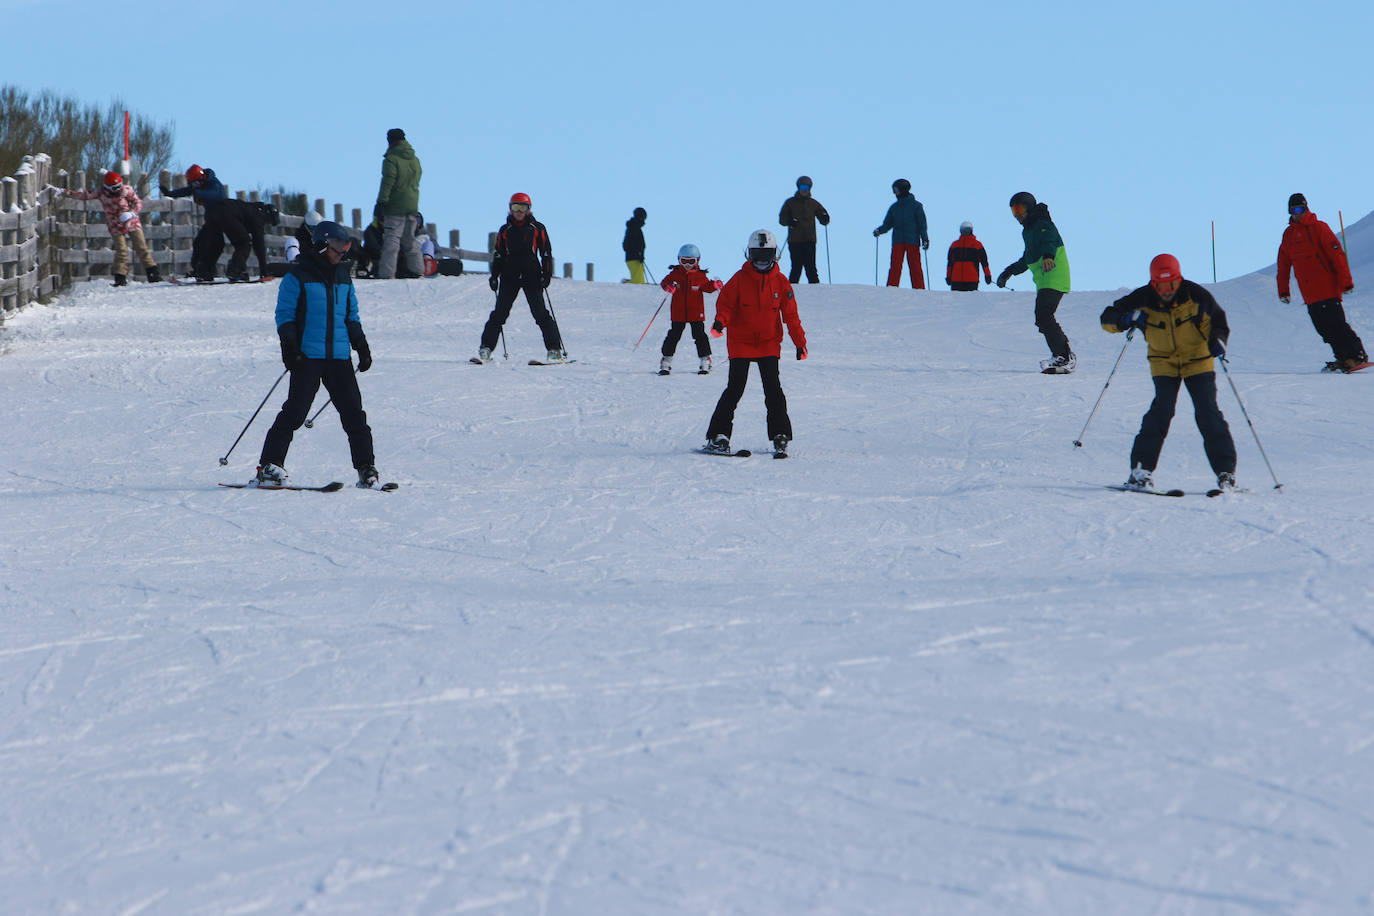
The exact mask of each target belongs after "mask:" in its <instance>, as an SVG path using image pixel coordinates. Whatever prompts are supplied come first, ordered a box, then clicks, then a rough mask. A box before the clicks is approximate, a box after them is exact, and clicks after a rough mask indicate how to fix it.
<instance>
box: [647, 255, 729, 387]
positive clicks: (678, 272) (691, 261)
mask: <svg viewBox="0 0 1374 916" xmlns="http://www.w3.org/2000/svg"><path fill="white" fill-rule="evenodd" d="M700 264H701V250H700V249H699V248H697V246H695V245H693V244H691V243H688V244H686V245H683V246H682V247H681V248H679V249H678V250H677V266H676V267H673V268H671V269H670V270H669V271H668V275H667V276H666V277H664V278H663V282H662V283H660V284H659V286H661V287H663V291H664V292H666V293H667V294H668V295H669V296H671V297H672V300H673V301H672V305H671V307H670V309H669V312H668V317H669V320H670V321H671V322H672V325H671V326H670V327H669V328H668V336H667V337H665V338H663V350H662V352H663V358H662V359H660V360H659V361H658V374H659V375H667V374H668V373H669V372H672V371H673V354H674V353H676V352H677V342H678V341H679V340H681V339H682V332H683V330H684V329H685V328H686V327H687V325H688V324H689V323H690V324H691V325H692V339H693V340H694V341H696V344H697V359H698V360H699V363H698V368H697V374H698V375H706V374H707V373H708V372H710V371H711V338H709V337H707V336H706V300H705V295H706V293H715V292H720V289H721V287H723V286H725V284H724V283H722V282H721V281H719V280H712V279H711V278H710V277H708V276H707V275H706V274H707V273H708V271H707V270H706V268H704V267H701V266H699V265H700Z"/></svg>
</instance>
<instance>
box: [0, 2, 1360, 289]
mask: <svg viewBox="0 0 1374 916" xmlns="http://www.w3.org/2000/svg"><path fill="white" fill-rule="evenodd" d="M130 9H133V7H131V8H130ZM0 10H4V11H7V12H9V13H11V14H12V15H14V14H17V15H21V16H33V17H37V16H39V15H40V14H41V16H42V20H43V21H44V22H48V23H65V24H67V25H73V24H77V23H88V24H89V25H88V26H87V31H86V33H85V34H86V35H87V38H86V39H85V40H84V41H83V40H80V39H78V38H76V37H75V36H76V34H77V32H75V31H73V30H72V29H69V28H67V27H65V26H64V27H63V28H56V27H51V28H48V27H35V28H34V29H33V30H32V34H31V37H28V38H26V39H25V41H24V42H16V43H14V45H13V47H12V50H11V51H10V52H8V53H7V61H6V63H7V66H6V76H5V81H6V82H12V83H17V84H19V85H21V86H23V87H25V88H28V89H31V90H38V89H45V88H47V89H55V90H58V91H61V92H64V93H70V94H73V95H76V96H79V97H80V98H82V99H83V100H87V101H90V102H94V103H101V104H103V103H105V102H108V101H109V100H110V99H111V98H113V97H114V96H116V95H118V96H120V97H122V98H123V99H124V100H125V101H126V102H127V103H128V104H129V105H130V107H132V108H134V109H136V110H138V111H140V112H142V113H144V114H146V115H149V116H152V117H155V118H159V119H166V120H172V121H174V122H175V128H176V138H177V154H178V163H177V164H178V165H180V166H183V167H184V166H185V165H189V164H190V163H191V162H198V163H200V164H202V165H205V166H210V167H213V168H215V170H216V171H217V172H218V173H219V174H220V175H221V176H222V177H224V178H225V179H226V181H227V182H228V183H229V184H230V186H231V187H235V188H240V187H243V188H253V187H259V186H266V187H274V186H277V185H279V184H285V185H286V186H287V187H291V188H299V189H301V190H304V191H306V192H307V193H308V194H310V196H311V197H312V198H315V197H324V198H326V199H327V200H329V201H330V202H334V201H339V202H342V203H344V204H345V205H346V206H347V207H348V208H352V207H363V208H365V209H368V208H370V206H371V203H372V201H373V200H374V199H375V195H376V186H377V180H378V176H379V169H380V161H381V155H382V153H383V152H384V150H385V146H386V142H385V133H386V131H387V129H388V128H390V127H402V128H404V129H405V130H406V132H407V135H408V136H409V138H410V139H411V141H412V143H413V144H414V146H415V148H416V150H417V152H418V153H419V155H420V157H421V160H422V161H423V163H424V167H425V178H424V183H423V186H422V192H421V206H422V208H423V210H424V212H425V216H426V218H427V219H429V220H430V221H432V222H436V223H438V224H439V226H440V229H441V230H443V231H444V232H445V233H446V231H447V230H448V229H450V228H457V229H460V230H461V231H462V232H463V244H464V246H465V247H469V248H481V247H484V245H485V238H486V234H487V232H489V231H491V230H493V229H495V228H496V227H497V226H498V225H499V223H500V222H501V220H502V219H503V218H504V214H505V203H506V201H507V199H508V198H509V196H510V194H511V193H512V192H514V191H525V192H527V193H529V194H530V195H531V196H532V197H533V199H534V203H535V208H534V209H535V213H536V215H537V216H538V217H539V218H540V219H541V220H542V221H544V222H545V223H546V224H547V225H548V227H549V231H550V235H551V238H552V240H553V243H554V254H555V257H556V258H557V259H558V261H559V262H563V261H571V262H574V263H575V264H576V265H577V267H576V272H577V276H579V277H580V276H582V275H583V274H582V271H583V268H582V265H583V264H585V263H586V262H589V261H590V262H594V263H595V264H596V267H597V279H601V280H614V279H617V278H619V277H622V276H626V272H625V266H624V263H623V256H622V254H621V250H620V241H621V237H622V235H623V232H624V222H625V220H626V219H627V218H628V217H629V215H630V212H631V210H633V208H634V207H636V206H643V207H645V208H646V209H647V210H648V212H649V221H648V225H647V226H646V227H645V234H646V236H647V238H648V242H649V255H648V262H649V268H650V270H651V271H652V272H653V274H654V275H655V276H661V275H662V272H663V269H664V267H665V266H666V265H667V264H668V263H670V262H671V261H672V260H673V258H674V256H675V255H676V252H677V248H678V246H679V245H681V244H682V243H684V242H689V241H690V242H694V243H696V244H697V245H698V246H700V247H701V249H702V251H703V255H704V260H705V263H706V265H707V266H708V267H711V268H712V269H713V270H714V271H715V272H717V273H720V274H723V275H726V276H728V275H729V273H730V272H732V271H733V270H734V269H736V268H737V267H738V266H739V263H740V261H741V260H742V250H741V249H742V248H743V245H744V241H745V239H746V237H747V235H748V233H749V231H750V230H752V229H754V228H757V227H760V226H763V227H768V228H770V229H774V230H775V231H778V232H781V230H780V227H778V226H777V213H778V208H779V207H780V206H781V204H782V202H783V200H784V199H785V198H786V197H787V196H788V195H790V194H791V193H792V191H793V183H794V180H795V178H796V177H797V175H799V174H802V173H806V174H809V175H811V176H812V177H813V178H814V180H815V189H814V193H815V196H816V198H817V199H819V200H820V201H821V202H822V203H824V204H825V205H826V207H827V208H828V209H829V210H830V212H831V214H832V217H833V222H832V224H831V226H830V230H829V246H828V247H829V261H830V265H829V266H830V274H831V276H832V277H833V279H834V281H835V282H837V283H838V282H847V283H872V282H873V278H874V260H875V257H874V256H875V244H874V239H873V237H872V230H873V228H874V227H875V226H877V225H878V224H879V222H881V220H882V217H883V214H884V213H885V212H886V209H887V206H888V205H889V204H890V203H891V200H892V196H891V192H890V186H891V183H892V181H893V180H894V179H896V178H898V177H905V178H908V179H909V180H910V181H911V182H912V185H913V191H914V193H915V195H916V197H917V198H918V199H919V200H921V201H922V202H923V203H924V205H925V208H926V212H927V215H928V217H929V219H930V223H931V236H932V240H931V241H932V245H931V253H932V255H933V257H932V259H931V266H932V268H933V270H934V272H935V273H936V278H937V282H939V281H942V280H943V263H944V251H945V249H946V248H947V246H948V244H949V243H950V242H951V241H952V240H953V239H954V238H955V237H956V236H957V234H958V225H959V223H960V222H962V221H963V220H971V221H972V222H973V224H974V227H975V229H976V231H977V233H978V235H979V237H980V238H981V239H982V240H983V242H984V244H985V245H986V246H987V247H988V251H989V256H990V258H991V261H992V265H993V272H994V273H996V271H997V270H999V269H1000V268H1001V267H1003V266H1005V265H1006V264H1007V263H1009V262H1010V261H1011V260H1012V259H1013V258H1015V257H1016V256H1017V255H1019V254H1020V250H1021V248H1020V238H1019V232H1018V227H1017V226H1016V224H1015V223H1014V222H1013V220H1012V219H1011V217H1010V215H1009V213H1008V210H1007V199H1008V198H1009V197H1010V196H1011V194H1012V193H1013V192H1015V191H1018V190H1023V189H1024V190H1029V191H1031V192H1032V193H1034V194H1035V195H1036V196H1037V197H1038V198H1039V199H1041V200H1043V201H1045V202H1046V203H1047V204H1048V205H1049V207H1050V211H1051V213H1052V215H1053V216H1054V218H1055V221H1056V223H1057V224H1058V225H1059V228H1060V231H1061V232H1062V234H1063V236H1064V239H1065V243H1066V246H1067V250H1068V253H1069V260H1070V263H1071V265H1072V269H1073V280H1074V285H1075V287H1077V288H1080V289H1114V288H1116V287H1120V286H1135V285H1138V284H1140V283H1143V282H1145V279H1146V267H1147V264H1148V262H1149V260H1150V258H1151V257H1152V256H1153V255H1155V254H1157V253H1159V252H1160V251H1166V250H1167V251H1171V252H1173V253H1174V254H1176V255H1178V256H1179V258H1180V260H1181V261H1182V264H1183V269H1184V273H1185V274H1186V275H1188V276H1191V277H1193V278H1196V279H1201V280H1210V279H1211V274H1212V253H1211V237H1210V222H1211V221H1212V220H1215V221H1216V226H1217V272H1218V276H1219V277H1220V278H1221V279H1225V278H1227V277H1231V276H1236V275H1238V274H1241V273H1246V272H1248V271H1251V270H1254V269H1257V268H1260V267H1262V266H1264V265H1266V264H1269V263H1272V261H1273V259H1274V254H1275V252H1276V251H1277V248H1278V242H1279V236H1280V234H1281V232H1282V230H1283V226H1284V222H1285V210H1284V206H1285V203H1286V201H1287V197H1288V195H1289V194H1290V193H1291V192H1293V191H1295V190H1301V191H1303V192H1304V193H1306V194H1307V197H1308V200H1309V201H1310V202H1311V205H1312V208H1313V209H1314V210H1315V211H1316V212H1317V214H1318V215H1319V216H1321V217H1322V218H1324V219H1327V220H1328V221H1329V222H1330V223H1331V225H1332V226H1333V227H1337V225H1338V220H1337V211H1338V210H1339V211H1343V213H1344V216H1345V222H1346V223H1347V225H1348V224H1350V223H1352V222H1354V221H1355V220H1356V219H1358V218H1359V217H1361V216H1363V215H1364V214H1366V213H1368V212H1369V211H1370V210H1371V209H1374V188H1372V187H1371V182H1370V180H1369V177H1368V175H1369V171H1368V151H1369V149H1371V147H1374V143H1371V137H1370V134H1371V131H1374V127H1371V125H1370V118H1369V113H1370V96H1371V88H1374V86H1372V85H1371V83H1374V81H1372V80H1371V78H1370V75H1369V70H1368V65H1367V64H1366V63H1364V61H1365V60H1366V58H1367V55H1368V42H1369V41H1370V38H1369V36H1370V34H1374V12H1371V5H1370V4H1368V3H1356V2H1334V3H1327V4H1323V5H1320V6H1309V7H1306V8H1303V9H1299V8H1297V7H1294V6H1293V5H1292V4H1291V3H1283V4H1280V3H1272V2H1260V3H1239V2H1202V3H1198V2H1193V3H1175V2H1163V3H1155V4H1148V5H1145V4H1142V5H1140V6H1139V7H1127V8H1118V7H1117V6H1116V5H1114V4H1104V3H1100V2H1094V3H1079V2H1069V3H1058V4H1047V5H1044V6H1043V8H1042V9H1040V10H1036V9H1035V8H1033V7H1032V6H1030V5H1026V4H1011V3H1000V2H990V3H984V4H981V5H968V4H930V5H926V4H911V3H888V2H875V3H864V2H858V3H848V4H845V3H836V2H833V0H832V2H824V3H821V2H794V3H791V4H772V5H758V6H748V5H741V4H735V3H721V2H714V0H706V2H695V3H690V4H681V3H673V4H618V3H604V2H595V0H593V2H583V3H567V2H560V3H552V2H539V0H535V2H526V3H521V4H504V3H480V4H479V3H465V2H459V3H452V4H447V5H445V4H406V5H404V6H396V7H390V8H388V7H386V6H384V5H379V4H376V3H362V2H353V0H336V2H331V3H298V2H293V0H284V2H283V0H279V2H272V3H264V2H257V0H248V2H241V3H238V4H236V5H234V6H233V7H228V6H225V7H213V6H204V5H194V4H187V3H185V2H180V0H179V2H175V3H172V2H162V0H153V2H145V3H141V4H139V5H138V7H137V10H138V12H137V15H136V18H134V19H133V20H132V21H131V22H129V25H128V29H129V35H130V36H131V39H132V40H131V41H129V42H128V43H127V44H126V43H125V42H116V43H115V45H114V46H110V45H109V43H108V38H107V35H108V33H109V29H108V24H109V23H110V22H111V21H114V18H115V14H114V13H113V12H104V13H100V14H98V15H97V14H95V13H94V12H93V6H92V5H91V4H89V3H77V2H61V0H56V2H52V0H50V2H43V3H38V2H25V0H0ZM402 12H404V14H405V18H402V16H401V13H402ZM888 238H889V237H884V238H883V239H882V241H881V244H880V246H879V248H880V251H879V257H880V260H881V261H882V273H883V276H885V275H886V263H887V257H888ZM819 260H820V266H821V274H822V278H824V277H825V276H826V244H825V239H824V237H823V239H822V245H821V253H820V258H819ZM1027 283H1028V281H1027V280H1026V278H1024V277H1022V278H1019V282H1014V283H1013V286H1019V287H1022V288H1024V287H1026V286H1027ZM941 288H943V286H942V283H941ZM1065 307H1071V305H1070V304H1067V303H1066V306H1065Z"/></svg>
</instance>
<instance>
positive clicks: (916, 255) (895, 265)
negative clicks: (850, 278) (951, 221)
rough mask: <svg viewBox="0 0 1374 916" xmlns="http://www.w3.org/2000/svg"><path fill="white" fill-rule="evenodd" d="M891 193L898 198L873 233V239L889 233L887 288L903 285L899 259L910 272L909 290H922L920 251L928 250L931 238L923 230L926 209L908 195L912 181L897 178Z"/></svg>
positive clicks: (922, 278)
mask: <svg viewBox="0 0 1374 916" xmlns="http://www.w3.org/2000/svg"><path fill="white" fill-rule="evenodd" d="M892 193H893V194H895V195H897V199H896V200H895V201H894V202H893V204H892V206H890V207H888V208H887V216H886V218H884V219H883V224H882V225H881V226H879V227H878V228H877V229H874V230H873V237H874V238H875V239H876V238H877V237H878V236H880V235H882V234H883V233H884V232H887V231H888V230H889V229H891V230H892V264H891V266H889V267H888V269H887V285H888V286H901V285H902V260H903V259H905V260H906V262H907V265H908V268H909V270H910V273H911V288H912V289H925V288H926V279H925V274H923V273H922V272H921V252H922V251H925V250H926V249H928V248H929V247H930V235H929V234H928V233H927V231H926V208H925V207H923V206H921V202H920V201H919V200H917V199H916V198H915V197H912V196H911V182H909V181H907V180H906V179H905V178H898V179H897V180H896V181H894V182H892Z"/></svg>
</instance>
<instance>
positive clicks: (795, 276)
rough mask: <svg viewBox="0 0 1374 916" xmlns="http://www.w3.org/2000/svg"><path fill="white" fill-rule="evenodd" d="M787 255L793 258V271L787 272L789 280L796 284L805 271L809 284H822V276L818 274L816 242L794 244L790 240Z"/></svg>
mask: <svg viewBox="0 0 1374 916" xmlns="http://www.w3.org/2000/svg"><path fill="white" fill-rule="evenodd" d="M787 253H788V254H789V255H791V257H792V269H791V270H790V271H788V272H787V279H788V280H790V281H791V282H793V283H796V282H797V281H798V280H800V279H801V275H802V270H803V269H805V271H806V282H807V283H819V282H821V276H820V274H818V273H816V243H815V242H793V241H790V240H789V241H788V243H787Z"/></svg>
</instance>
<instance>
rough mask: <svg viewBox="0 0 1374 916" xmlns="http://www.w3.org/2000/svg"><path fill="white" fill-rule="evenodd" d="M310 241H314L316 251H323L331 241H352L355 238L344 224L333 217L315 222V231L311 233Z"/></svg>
mask: <svg viewBox="0 0 1374 916" xmlns="http://www.w3.org/2000/svg"><path fill="white" fill-rule="evenodd" d="M310 241H311V242H313V243H314V245H315V250H316V251H319V252H323V251H324V250H325V249H326V248H328V247H329V243H330V242H340V243H342V242H352V241H353V239H352V238H351V237H350V236H349V234H348V230H347V229H345V228H344V227H343V226H340V225H339V224H338V223H336V222H334V221H333V220H332V219H322V220H320V221H319V222H318V223H316V224H315V231H314V232H312V233H310Z"/></svg>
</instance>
